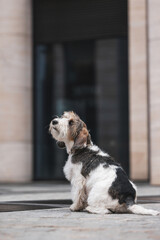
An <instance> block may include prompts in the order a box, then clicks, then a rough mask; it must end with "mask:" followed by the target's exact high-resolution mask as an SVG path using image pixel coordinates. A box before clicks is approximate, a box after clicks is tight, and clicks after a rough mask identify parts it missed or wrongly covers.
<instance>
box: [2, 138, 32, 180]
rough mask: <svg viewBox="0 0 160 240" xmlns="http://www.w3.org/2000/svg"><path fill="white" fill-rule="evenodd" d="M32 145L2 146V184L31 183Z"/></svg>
mask: <svg viewBox="0 0 160 240" xmlns="http://www.w3.org/2000/svg"><path fill="white" fill-rule="evenodd" d="M31 153H32V146H31V144H30V143H22V142H20V143H15V142H4V143H1V144H0V161H1V168H0V182H29V181H30V180H31V179H32V178H31V177H32V162H31V161H30V159H31V158H32V156H31Z"/></svg>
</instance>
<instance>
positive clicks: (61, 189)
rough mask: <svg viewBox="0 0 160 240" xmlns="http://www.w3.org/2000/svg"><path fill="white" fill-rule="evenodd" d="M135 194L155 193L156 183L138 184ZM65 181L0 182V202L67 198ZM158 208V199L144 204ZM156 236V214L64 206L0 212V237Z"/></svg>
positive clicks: (159, 234)
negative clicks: (100, 211)
mask: <svg viewBox="0 0 160 240" xmlns="http://www.w3.org/2000/svg"><path fill="white" fill-rule="evenodd" d="M138 189H139V191H138V193H139V196H140V195H141V196H142V195H143V196H147V195H154V196H156V195H159V196H160V187H151V186H148V185H139V188H138ZM69 191H70V187H69V185H66V184H45V183H43V184H30V185H0V203H2V202H4V201H13V200H14V201H19V200H21V201H22V200H49V199H70V192H69ZM144 206H145V207H147V208H152V209H157V210H160V203H155V204H153V203H152V204H144ZM11 239H15V240H41V239H42V240H50V239H56V240H61V239H65V240H68V239H92V240H94V239H95V240H98V239H108V240H112V239H113V240H122V239H123V240H124V239H129V240H132V239H136V240H148V239H154V240H159V239H160V216H156V217H153V216H140V215H133V214H110V215H102V216H101V215H95V214H88V213H86V212H80V213H72V212H70V210H69V209H68V207H67V208H59V209H53V208H52V209H44V210H32V211H21V212H20V211H19V212H1V213H0V240H11Z"/></svg>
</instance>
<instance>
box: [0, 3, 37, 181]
mask: <svg viewBox="0 0 160 240" xmlns="http://www.w3.org/2000/svg"><path fill="white" fill-rule="evenodd" d="M0 9H1V11H0V164H1V167H0V181H1V182H26V181H30V180H31V179H32V129H31V128H32V127H31V126H32V77H31V75H32V70H31V68H32V60H31V57H32V56H31V34H32V33H31V1H28V0H13V1H10V0H0Z"/></svg>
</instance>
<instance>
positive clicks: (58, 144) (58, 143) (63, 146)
mask: <svg viewBox="0 0 160 240" xmlns="http://www.w3.org/2000/svg"><path fill="white" fill-rule="evenodd" d="M57 146H58V147H59V148H65V147H66V145H65V143H64V142H59V141H57Z"/></svg>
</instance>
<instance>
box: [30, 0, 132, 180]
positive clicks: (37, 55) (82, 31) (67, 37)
mask: <svg viewBox="0 0 160 240" xmlns="http://www.w3.org/2000/svg"><path fill="white" fill-rule="evenodd" d="M66 2H67V3H68V4H67V5H66ZM97 2H98V3H97ZM106 2H108V3H107V4H108V5H106ZM116 3H117V4H118V5H119V3H118V1H113V0H112V1H88V0H87V1H71V0H70V1H61V0H60V1H51V0H46V1H42V0H40V1H34V11H33V14H34V159H35V171H34V177H35V179H37V180H38V179H40V180H49V179H64V175H63V171H62V170H63V166H64V163H65V161H66V158H67V156H66V153H65V151H64V150H59V149H58V148H57V146H56V143H55V141H54V140H52V139H51V136H50V135H49V134H48V124H49V122H50V121H51V119H52V117H53V116H54V115H60V114H62V113H63V111H67V110H73V111H75V112H76V113H77V114H79V115H80V117H81V118H82V119H83V120H84V121H85V122H86V124H87V126H88V128H89V129H90V132H91V136H92V140H93V142H94V143H96V144H97V145H99V147H101V148H102V149H103V150H106V151H107V152H108V153H110V154H111V155H112V156H113V157H115V158H116V159H117V160H118V161H119V162H120V163H121V164H122V166H123V167H124V169H125V170H126V171H127V173H128V172H129V166H128V164H129V154H128V152H129V149H128V72H127V71H128V63H127V62H128V60H127V1H122V2H121V3H122V5H120V6H119V10H118V7H117V5H114V4H116ZM76 4H77V5H76ZM96 4H98V9H96V7H97V5H96ZM114 6H115V7H116V8H114ZM78 7H79V9H78V10H77V8H78ZM104 8H105V10H106V12H104ZM75 9H76V11H78V14H79V18H78V19H77V15H76V16H75V15H74V13H75ZM51 10H52V11H51ZM68 11H69V12H70V14H69V12H68ZM79 12H80V13H81V14H80V13H79ZM112 12H113V14H112ZM51 13H52V14H51ZM53 13H54V14H53ZM82 13H83V18H82ZM95 13H96V14H95ZM116 13H117V15H116ZM94 14H95V15H94ZM93 15H94V16H93ZM62 16H63V17H62ZM84 18H88V21H87V19H86V21H87V22H86V24H84ZM90 18H92V19H90ZM42 20H43V21H42ZM91 20H92V21H91ZM96 20H97V21H96ZM76 21H77V28H76V25H75V22H76ZM73 22H74V23H73ZM97 22H98V23H97ZM71 23H72V24H71ZM107 23H108V24H107ZM78 24H79V25H78ZM92 24H93V26H92ZM110 24H112V28H113V29H111V26H110ZM57 25H58V26H59V28H58V27H57ZM97 25H98V26H97ZM108 25H109V26H108ZM52 26H53V27H52ZM60 27H61V28H60ZM46 28H47V29H48V30H47V31H46ZM54 28H55V29H54ZM66 28H68V31H66ZM90 28H93V29H90ZM60 29H61V30H60ZM71 29H72V32H71ZM78 29H79V30H78ZM116 29H117V30H116ZM87 30H88V31H89V32H88V31H87ZM91 30H92V31H91Z"/></svg>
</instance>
